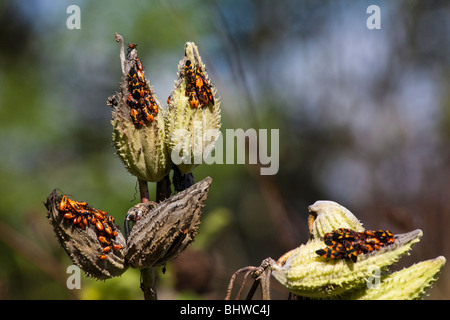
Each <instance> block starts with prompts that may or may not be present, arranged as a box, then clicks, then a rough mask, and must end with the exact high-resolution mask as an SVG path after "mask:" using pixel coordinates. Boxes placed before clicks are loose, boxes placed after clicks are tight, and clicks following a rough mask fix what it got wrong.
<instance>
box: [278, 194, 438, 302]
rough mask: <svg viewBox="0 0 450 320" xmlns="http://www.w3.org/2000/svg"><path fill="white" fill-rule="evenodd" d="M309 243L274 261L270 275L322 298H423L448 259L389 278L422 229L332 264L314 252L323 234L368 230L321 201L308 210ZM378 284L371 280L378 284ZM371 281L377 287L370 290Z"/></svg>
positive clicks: (343, 210)
mask: <svg viewBox="0 0 450 320" xmlns="http://www.w3.org/2000/svg"><path fill="white" fill-rule="evenodd" d="M309 212H310V216H309V219H308V225H309V231H310V240H309V241H308V242H307V243H306V244H304V245H301V246H300V247H298V248H296V249H294V250H291V251H289V252H287V253H286V254H284V255H283V256H282V257H280V258H279V259H278V261H276V262H275V261H272V263H271V268H272V275H273V276H274V278H275V279H276V280H277V281H278V282H280V283H281V284H282V285H283V286H284V287H285V288H286V289H288V290H289V291H290V292H292V293H294V294H296V295H298V296H302V297H308V298H319V299H330V298H331V299H335V298H341V299H419V298H421V297H422V296H423V294H424V292H425V289H426V288H428V287H429V286H430V285H431V283H432V282H433V281H435V277H436V275H437V274H438V273H439V271H440V270H441V268H442V266H443V265H444V263H445V258H444V257H438V258H436V259H434V260H430V261H425V262H421V263H418V264H416V265H414V266H412V267H410V268H407V269H403V270H401V271H398V272H394V273H389V272H388V266H390V265H392V264H393V263H395V262H396V261H398V260H399V259H400V257H402V256H403V255H404V254H407V253H408V251H409V250H410V249H411V247H412V246H413V245H414V244H415V243H417V242H419V240H420V238H421V237H422V231H421V230H415V231H411V232H408V233H405V234H398V235H395V236H394V238H395V241H394V243H392V244H389V245H386V246H383V247H381V248H380V249H379V250H376V251H373V252H371V253H366V254H362V255H358V260H357V262H356V263H353V262H352V261H350V260H349V259H329V258H324V257H322V256H319V255H318V254H317V253H316V251H317V250H318V249H322V248H324V247H325V246H326V244H325V243H324V235H325V234H326V233H328V232H332V231H333V230H337V229H339V228H346V229H352V230H355V231H358V232H362V231H364V228H363V226H362V224H361V222H360V221H359V220H358V219H357V218H356V217H355V216H354V215H353V214H352V213H351V212H350V211H349V210H348V209H346V208H344V207H343V206H341V205H339V204H338V203H336V202H333V201H317V202H316V203H314V204H313V205H311V206H310V207H309ZM374 279H375V281H372V280H374ZM373 282H376V283H378V285H376V286H374V285H371V284H373Z"/></svg>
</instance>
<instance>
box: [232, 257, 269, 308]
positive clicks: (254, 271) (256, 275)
mask: <svg viewBox="0 0 450 320" xmlns="http://www.w3.org/2000/svg"><path fill="white" fill-rule="evenodd" d="M273 263H274V260H273V259H271V258H267V259H265V260H263V262H262V263H261V265H260V266H259V267H252V266H249V267H244V268H241V269H239V270H238V271H236V272H235V273H234V274H233V275H232V276H231V279H230V283H229V284H228V289H227V294H226V296H225V300H230V299H231V291H232V290H233V286H234V282H235V280H236V277H237V276H238V275H239V274H240V273H243V272H245V275H244V279H243V280H242V283H241V286H240V287H239V291H238V293H237V295H236V297H235V300H238V299H239V298H240V297H241V294H242V291H243V290H244V286H245V282H246V281H247V277H248V276H249V275H250V274H251V275H252V277H253V279H255V281H254V282H253V284H252V287H251V288H250V291H249V292H248V294H247V297H246V298H245V299H246V300H251V299H252V298H253V296H254V295H255V292H256V289H257V288H258V286H259V284H261V295H262V299H263V300H270V275H271V264H273Z"/></svg>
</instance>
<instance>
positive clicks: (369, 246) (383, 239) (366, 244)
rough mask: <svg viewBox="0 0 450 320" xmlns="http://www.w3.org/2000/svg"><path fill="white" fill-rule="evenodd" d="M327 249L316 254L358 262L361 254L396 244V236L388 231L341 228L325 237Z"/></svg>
mask: <svg viewBox="0 0 450 320" xmlns="http://www.w3.org/2000/svg"><path fill="white" fill-rule="evenodd" d="M324 241H325V244H326V245H327V248H325V249H320V250H317V251H316V253H317V254H318V255H319V256H321V257H324V258H333V259H345V258H347V259H350V260H351V261H353V262H356V261H357V260H358V255H359V254H364V253H369V252H372V251H374V250H379V249H380V248H381V247H384V246H385V245H389V244H392V243H394V242H395V238H394V235H393V234H392V233H391V232H390V231H387V230H377V231H373V230H366V231H363V232H356V231H354V230H351V229H345V228H340V229H337V230H334V231H332V232H329V233H326V234H325V235H324Z"/></svg>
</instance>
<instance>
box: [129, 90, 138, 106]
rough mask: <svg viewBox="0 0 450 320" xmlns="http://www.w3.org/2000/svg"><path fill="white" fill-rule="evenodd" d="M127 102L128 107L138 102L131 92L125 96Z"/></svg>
mask: <svg viewBox="0 0 450 320" xmlns="http://www.w3.org/2000/svg"><path fill="white" fill-rule="evenodd" d="M127 103H128V105H129V106H130V107H134V106H136V105H137V104H138V101H137V100H136V99H135V98H134V97H133V94H131V93H130V94H129V95H128V97H127Z"/></svg>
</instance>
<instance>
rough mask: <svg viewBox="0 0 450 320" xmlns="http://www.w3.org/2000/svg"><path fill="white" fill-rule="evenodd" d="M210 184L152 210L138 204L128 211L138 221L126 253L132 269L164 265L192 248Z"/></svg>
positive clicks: (202, 183) (196, 186) (208, 180)
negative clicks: (190, 246) (188, 248)
mask: <svg viewBox="0 0 450 320" xmlns="http://www.w3.org/2000/svg"><path fill="white" fill-rule="evenodd" d="M211 182H212V179H211V178H209V177H208V178H205V179H203V180H202V181H200V182H198V183H196V184H194V185H193V186H191V187H190V188H188V189H186V190H184V191H181V192H179V193H178V194H176V195H174V196H172V197H170V198H168V199H167V200H165V201H163V202H161V203H159V204H158V205H156V206H155V207H154V208H153V209H152V208H150V207H151V206H153V205H152V204H150V203H140V204H138V205H136V206H134V207H133V208H131V209H130V210H129V212H128V213H129V214H133V215H134V216H136V217H138V219H137V222H136V224H135V225H134V226H133V229H132V230H131V233H130V236H129V238H128V246H127V251H126V259H127V261H128V263H129V264H130V265H131V266H132V267H133V268H138V269H143V268H150V267H156V266H161V265H164V264H165V263H166V262H167V261H169V260H172V259H173V258H175V257H176V256H177V255H178V254H179V253H181V252H182V251H183V250H184V249H186V248H187V247H188V246H189V244H191V242H192V241H193V240H194V237H195V235H196V234H197V230H198V227H199V225H200V215H201V209H202V208H203V206H204V202H205V200H206V198H207V196H208V190H209V187H210V186H211Z"/></svg>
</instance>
